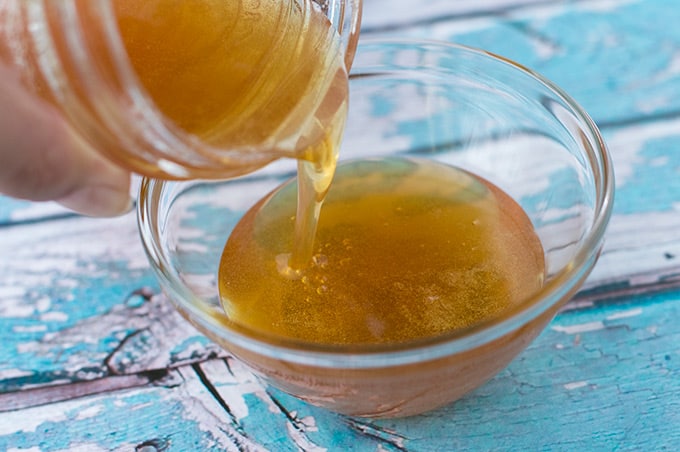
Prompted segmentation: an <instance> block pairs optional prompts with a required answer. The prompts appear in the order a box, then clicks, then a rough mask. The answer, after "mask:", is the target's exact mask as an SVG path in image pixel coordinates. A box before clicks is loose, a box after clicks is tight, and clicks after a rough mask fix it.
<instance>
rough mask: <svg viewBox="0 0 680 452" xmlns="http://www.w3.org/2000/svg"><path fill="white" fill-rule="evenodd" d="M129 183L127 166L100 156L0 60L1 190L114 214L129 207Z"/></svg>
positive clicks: (86, 211) (94, 212) (95, 213)
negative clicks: (28, 90) (117, 164)
mask: <svg viewBox="0 0 680 452" xmlns="http://www.w3.org/2000/svg"><path fill="white" fill-rule="evenodd" d="M129 184H130V175H129V173H128V172H126V171H124V170H122V169H121V168H118V167H117V166H115V165H114V164H112V163H111V162H109V161H107V160H105V159H104V158H103V157H101V156H99V155H98V154H97V152H96V151H95V150H94V149H93V148H92V147H91V146H90V145H89V144H88V143H86V142H85V141H84V140H83V139H81V138H80V137H79V136H78V135H76V133H75V132H74V131H73V130H72V129H71V127H70V126H69V125H68V124H67V123H66V121H65V120H64V119H63V118H62V117H61V116H60V114H59V112H58V111H57V110H56V109H55V108H54V107H53V106H51V105H49V104H48V103H46V102H44V101H42V100H41V99H38V98H36V97H34V96H32V95H31V94H30V93H28V92H27V91H26V90H25V89H24V88H23V86H22V85H21V83H20V82H19V79H18V77H17V76H16V74H14V73H13V72H12V71H11V70H10V69H7V68H6V67H3V66H2V65H1V64H0V193H4V194H6V195H9V196H13V197H16V198H23V199H28V200H32V201H47V200H54V201H57V202H59V203H61V204H63V205H64V206H66V207H68V208H70V209H73V210H75V211H77V212H80V213H83V214H86V215H93V216H113V215H119V214H122V213H125V212H127V211H128V210H129V209H130V208H131V206H132V202H131V199H130V194H129Z"/></svg>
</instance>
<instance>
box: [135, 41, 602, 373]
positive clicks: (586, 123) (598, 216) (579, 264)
mask: <svg viewBox="0 0 680 452" xmlns="http://www.w3.org/2000/svg"><path fill="white" fill-rule="evenodd" d="M374 46H379V47H381V48H382V49H383V50H385V48H386V47H387V48H389V47H395V46H400V47H403V46H406V47H407V48H415V47H427V48H435V49H440V50H444V51H452V50H453V51H456V52H464V53H467V54H474V55H477V56H479V57H482V58H484V59H487V60H493V61H494V62H495V63H501V64H503V65H508V66H512V67H513V68H514V69H516V70H518V71H520V72H522V73H524V74H525V75H529V76H530V77H531V78H533V79H534V80H535V81H536V82H538V83H539V84H541V85H543V87H544V88H546V89H547V90H549V91H551V92H552V93H553V94H554V95H555V96H556V98H559V99H560V100H561V101H563V102H564V104H565V105H567V106H568V108H569V109H570V112H571V113H572V114H573V115H574V116H575V117H576V118H577V120H578V122H579V127H580V128H581V133H584V134H585V135H586V137H587V138H588V139H590V140H591V141H592V147H586V148H587V149H586V150H585V151H584V152H585V153H586V154H587V157H588V162H589V164H590V165H591V170H592V172H593V184H594V186H595V205H594V209H593V210H594V212H595V215H594V218H593V219H592V222H591V224H590V228H589V230H588V231H587V233H586V235H585V237H584V238H583V240H582V242H581V244H580V246H579V248H578V250H576V252H575V254H574V257H573V258H572V259H571V262H570V264H569V265H567V266H565V267H564V268H562V269H560V270H559V271H558V272H557V273H556V274H555V275H554V276H553V277H552V279H551V280H550V281H548V282H547V283H546V284H545V285H544V286H543V287H542V288H541V289H540V291H538V292H537V293H536V294H534V295H533V296H531V297H529V298H528V299H526V300H524V301H523V302H522V303H518V304H517V305H516V306H513V307H512V308H511V309H509V310H507V311H505V312H504V313H503V315H502V316H499V317H497V318H492V319H488V320H486V321H483V322H479V323H477V324H475V325H473V326H471V327H469V328H466V329H461V330H456V331H452V332H449V333H446V334H442V335H439V336H436V337H432V338H427V339H421V340H417V341H411V342H403V343H391V344H376V345H368V346H367V345H360V346H356V345H354V346H352V345H322V344H312V343H308V342H302V341H295V340H290V339H283V338H280V337H276V338H274V337H267V336H265V335H263V334H261V333H259V332H255V331H253V330H250V329H248V328H247V327H244V326H241V325H235V324H234V323H233V322H231V321H229V320H228V318H227V316H226V314H223V313H222V314H220V313H217V312H211V311H214V309H213V308H212V307H211V306H210V305H208V303H206V302H204V301H202V300H200V299H198V298H197V297H196V296H195V295H193V294H191V293H190V291H189V290H188V289H187V287H186V286H185V285H184V284H183V283H182V282H181V281H180V280H179V278H177V277H175V275H173V274H171V273H169V272H168V271H166V270H164V268H165V269H167V268H171V266H170V263H169V261H168V260H167V259H166V256H164V255H163V253H162V250H161V249H160V245H159V244H158V243H156V241H155V240H154V238H155V237H156V235H155V234H154V226H155V223H156V221H157V216H156V215H155V214H157V213H158V212H157V208H158V204H159V203H158V200H159V199H160V194H161V193H162V191H163V190H164V189H166V187H167V185H168V183H167V182H164V181H160V180H155V179H148V178H145V179H144V180H143V181H142V184H141V188H140V193H139V202H138V210H137V214H138V223H139V228H140V234H141V238H142V242H143V245H144V248H145V251H146V253H147V255H148V257H149V259H150V261H151V262H152V264H153V265H152V266H153V269H154V271H155V272H156V274H157V277H158V278H159V279H160V280H161V285H162V287H163V289H164V291H165V292H166V294H167V295H168V298H170V300H171V301H172V302H173V303H174V304H175V305H176V306H177V307H178V308H179V309H180V310H183V311H186V312H187V313H188V315H189V316H190V317H191V320H192V322H194V323H197V324H199V325H200V327H201V328H204V329H205V330H207V331H208V332H209V333H210V334H214V335H215V336H217V337H220V338H221V339H223V340H224V341H226V342H228V343H230V344H233V345H234V346H236V347H238V348H241V349H244V350H248V351H250V352H254V353H258V354H261V355H265V356H268V357H270V358H273V359H277V360H283V361H288V362H293V363H297V364H302V365H313V366H316V367H328V368H353V369H361V368H373V367H388V366H395V365H404V364H413V363H417V362H422V361H423V358H426V359H428V360H432V359H437V358H442V357H445V356H449V355H452V354H454V353H459V352H462V351H466V350H470V349H472V348H474V347H478V346H481V345H484V344H486V343H489V342H491V341H493V340H496V339H499V338H501V337H503V336H504V335H506V334H509V333H511V332H512V331H514V330H516V329H518V328H519V327H521V326H522V325H524V324H525V323H527V322H528V321H530V320H533V319H535V318H537V317H538V316H540V315H541V314H543V313H545V312H546V311H548V310H549V309H550V308H551V307H556V305H557V304H559V303H560V302H562V301H564V300H565V298H566V297H568V296H571V295H572V294H573V293H574V291H575V290H577V288H578V287H579V285H580V283H581V282H582V281H583V280H584V279H585V278H586V277H587V275H588V274H589V273H590V271H591V269H592V267H593V266H594V264H595V262H596V260H597V257H598V255H599V252H600V249H601V246H602V243H603V240H604V233H605V230H606V227H607V224H608V222H609V219H610V217H611V214H612V208H613V199H614V173H613V165H612V161H611V157H610V155H609V151H608V149H607V146H606V144H605V142H604V140H603V138H602V136H601V134H600V132H599V130H598V128H597V126H596V125H595V123H594V121H593V120H592V119H591V118H590V116H589V115H588V114H587V113H586V112H585V111H584V110H583V109H582V107H581V106H580V105H578V104H577V103H576V102H575V101H574V100H573V99H572V98H571V97H570V96H569V95H568V94H567V93H566V92H564V91H563V90H562V89H561V88H559V87H558V86H556V85H555V84H554V83H552V82H551V81H549V80H547V79H546V78H545V77H543V76H541V75H540V74H537V73H536V72H534V71H532V70H530V69H528V68H526V67H524V66H522V65H520V64H519V63H516V62H514V61H511V60H509V59H507V58H505V57H502V56H498V55H495V54H493V53H490V52H487V51H485V50H481V49H477V48H473V47H468V46H464V45H460V44H453V43H448V42H441V41H433V40H413V39H399V38H388V39H380V38H370V39H362V40H361V45H360V46H359V51H358V54H360V53H361V52H362V50H363V49H367V48H369V49H370V48H371V47H374ZM406 47H405V48H406ZM356 61H357V60H355V62H356ZM362 75H366V74H365V73H362V72H359V73H352V74H350V78H352V77H353V76H355V77H356V76H362ZM154 201H155V202H154Z"/></svg>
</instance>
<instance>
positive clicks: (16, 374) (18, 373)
mask: <svg viewBox="0 0 680 452" xmlns="http://www.w3.org/2000/svg"><path fill="white" fill-rule="evenodd" d="M29 375H33V372H29V371H25V370H19V369H5V370H0V380H9V379H10V378H21V377H28V376H29Z"/></svg>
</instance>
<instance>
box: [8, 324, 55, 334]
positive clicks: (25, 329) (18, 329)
mask: <svg viewBox="0 0 680 452" xmlns="http://www.w3.org/2000/svg"><path fill="white" fill-rule="evenodd" d="M12 331H14V332H15V333H43V332H45V331H47V325H29V326H24V325H16V326H15V327H13V328H12Z"/></svg>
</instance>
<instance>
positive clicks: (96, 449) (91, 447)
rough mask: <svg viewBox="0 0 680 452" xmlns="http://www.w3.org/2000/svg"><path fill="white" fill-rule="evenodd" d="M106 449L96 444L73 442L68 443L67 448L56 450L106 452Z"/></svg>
mask: <svg viewBox="0 0 680 452" xmlns="http://www.w3.org/2000/svg"><path fill="white" fill-rule="evenodd" d="M107 450H108V449H104V448H102V447H101V446H99V445H97V444H74V445H69V446H68V449H62V450H59V451H57V452H106V451H107Z"/></svg>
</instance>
